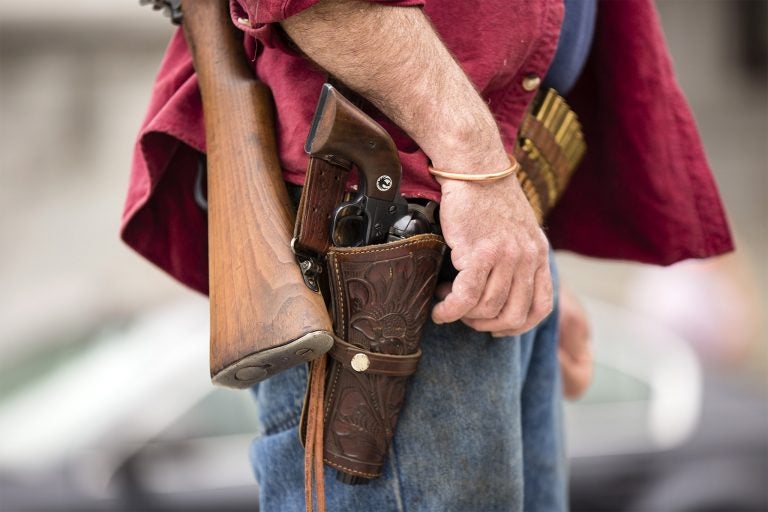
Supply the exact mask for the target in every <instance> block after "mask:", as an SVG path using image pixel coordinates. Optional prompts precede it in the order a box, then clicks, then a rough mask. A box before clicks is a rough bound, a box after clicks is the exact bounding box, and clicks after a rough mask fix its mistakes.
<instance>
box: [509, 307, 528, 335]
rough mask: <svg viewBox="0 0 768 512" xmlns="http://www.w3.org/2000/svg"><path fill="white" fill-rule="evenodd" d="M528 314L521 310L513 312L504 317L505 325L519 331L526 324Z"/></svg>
mask: <svg viewBox="0 0 768 512" xmlns="http://www.w3.org/2000/svg"><path fill="white" fill-rule="evenodd" d="M527 316H528V315H526V314H524V313H522V312H519V311H515V312H512V313H510V314H508V315H507V317H506V318H504V325H505V326H506V328H507V329H508V330H512V331H517V330H519V329H520V328H521V327H523V325H525V320H526V318H527Z"/></svg>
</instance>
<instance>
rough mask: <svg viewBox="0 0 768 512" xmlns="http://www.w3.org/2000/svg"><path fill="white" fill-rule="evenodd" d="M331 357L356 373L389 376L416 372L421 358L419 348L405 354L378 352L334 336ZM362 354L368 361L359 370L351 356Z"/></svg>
mask: <svg viewBox="0 0 768 512" xmlns="http://www.w3.org/2000/svg"><path fill="white" fill-rule="evenodd" d="M329 354H330V355H331V357H332V358H333V359H335V360H336V361H338V362H339V363H341V364H342V365H343V366H344V368H346V369H347V370H350V371H353V372H357V373H369V374H374V375H388V376H391V377H407V376H409V375H413V374H414V373H416V367H417V366H418V364H419V359H420V358H421V349H418V351H417V352H415V353H413V354H408V355H407V356H398V355H389V354H380V353H376V352H370V351H368V350H365V349H362V348H360V347H356V346H354V345H350V344H349V343H347V342H346V341H342V340H340V339H338V338H336V342H335V343H334V344H333V347H332V348H331V351H330V352H329ZM356 356H357V357H358V358H359V357H360V356H364V357H365V360H366V362H367V363H368V366H367V368H365V369H364V370H362V371H360V370H359V369H358V368H359V367H358V368H355V366H354V365H353V364H352V358H354V357H356Z"/></svg>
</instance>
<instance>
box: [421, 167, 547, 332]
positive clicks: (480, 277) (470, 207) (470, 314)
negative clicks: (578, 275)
mask: <svg viewBox="0 0 768 512" xmlns="http://www.w3.org/2000/svg"><path fill="white" fill-rule="evenodd" d="M439 181H440V184H441V186H442V201H441V203H440V223H441V227H442V230H443V235H444V237H445V241H446V243H447V244H448V246H449V247H450V248H451V250H452V252H451V261H452V262H453V265H454V267H455V268H456V270H458V275H457V276H456V279H455V280H454V281H453V283H444V284H443V285H441V286H440V287H439V288H438V298H440V299H442V300H441V301H440V302H439V303H438V304H437V305H436V306H435V307H434V309H433V311H432V319H433V320H434V321H435V323H446V322H454V321H456V320H461V321H463V322H464V323H465V324H467V325H468V326H470V327H472V328H473V329H476V330H478V331H488V332H492V333H493V335H494V336H512V335H517V334H520V333H523V332H526V331H528V330H530V329H532V328H533V327H535V326H536V325H537V324H538V323H539V322H541V321H542V320H543V319H544V318H545V317H546V316H547V315H548V314H549V313H550V312H551V311H552V301H553V297H552V278H551V275H550V272H549V259H548V256H549V249H548V247H549V246H548V243H547V239H546V237H545V236H544V233H543V232H542V230H541V228H540V227H539V225H538V222H537V221H536V217H535V215H534V213H533V210H532V209H531V207H530V205H529V204H528V201H527V199H526V198H525V194H524V193H523V191H522V190H521V188H520V185H519V184H518V181H517V178H516V177H515V176H514V175H513V176H509V177H507V178H504V179H501V180H496V181H491V182H466V181H457V180H447V179H440V180H439Z"/></svg>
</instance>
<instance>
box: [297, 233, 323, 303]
mask: <svg viewBox="0 0 768 512" xmlns="http://www.w3.org/2000/svg"><path fill="white" fill-rule="evenodd" d="M291 251H293V254H294V255H295V256H296V261H297V262H298V264H299V270H301V277H303V278H304V284H305V285H307V288H309V289H310V290H312V291H313V292H319V291H320V284H319V282H318V279H317V278H318V276H319V275H320V273H321V272H322V271H323V266H322V265H320V263H319V262H318V261H317V258H316V257H313V256H310V255H308V254H306V253H303V252H301V251H299V250H298V249H296V238H292V239H291Z"/></svg>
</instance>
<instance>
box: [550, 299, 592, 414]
mask: <svg viewBox="0 0 768 512" xmlns="http://www.w3.org/2000/svg"><path fill="white" fill-rule="evenodd" d="M558 334H559V338H560V342H559V343H560V345H559V347H558V349H557V355H558V359H559V360H560V371H561V372H562V375H563V394H564V395H565V397H566V398H568V399H571V400H575V399H576V398H579V397H580V396H581V395H582V394H584V392H585V391H586V390H587V387H588V386H589V383H590V381H591V380H592V373H593V365H592V350H591V348H590V337H591V336H590V328H589V320H588V319H587V314H586V313H585V311H584V308H583V307H582V306H581V304H580V303H579V301H578V300H577V299H576V297H575V296H574V295H573V294H572V293H571V291H570V290H569V289H568V288H566V287H565V286H562V287H561V288H560V330H559V333H558Z"/></svg>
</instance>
